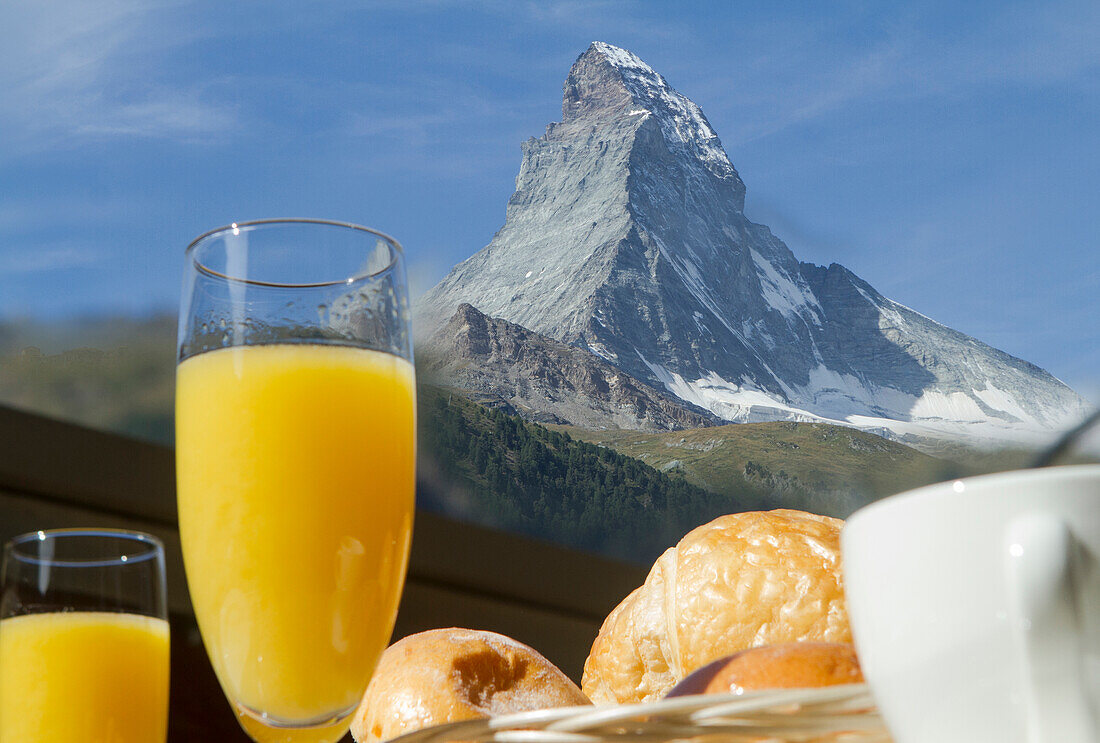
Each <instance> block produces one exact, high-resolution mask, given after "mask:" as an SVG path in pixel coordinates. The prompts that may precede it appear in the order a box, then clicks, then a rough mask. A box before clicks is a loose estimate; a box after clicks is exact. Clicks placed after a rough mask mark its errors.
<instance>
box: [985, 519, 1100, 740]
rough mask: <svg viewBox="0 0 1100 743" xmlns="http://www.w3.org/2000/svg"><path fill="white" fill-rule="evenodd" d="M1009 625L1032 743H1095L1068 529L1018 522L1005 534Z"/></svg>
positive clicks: (1058, 523)
mask: <svg viewBox="0 0 1100 743" xmlns="http://www.w3.org/2000/svg"><path fill="white" fill-rule="evenodd" d="M1006 547H1007V555H1006V560H1007V563H1006V572H1007V579H1008V580H1007V583H1008V606H1009V624H1010V626H1011V631H1012V634H1013V640H1014V642H1015V645H1016V649H1017V657H1018V658H1019V659H1020V661H1019V663H1020V665H1019V666H1018V667H1019V668H1020V670H1021V671H1022V680H1023V686H1022V690H1023V695H1024V699H1023V703H1024V709H1025V715H1026V719H1027V741H1028V743H1094V742H1095V741H1096V740H1097V739H1098V736H1097V730H1096V725H1095V721H1094V720H1093V719H1092V712H1091V711H1090V710H1089V703H1088V699H1087V698H1086V696H1085V686H1084V684H1085V680H1084V674H1083V669H1082V666H1081V663H1082V660H1081V658H1082V655H1081V653H1082V648H1081V644H1082V641H1081V629H1080V622H1079V618H1078V606H1077V604H1078V599H1077V583H1078V580H1079V576H1077V575H1076V573H1077V572H1079V569H1078V560H1077V559H1076V552H1077V551H1078V550H1079V549H1080V545H1079V544H1078V542H1077V541H1076V540H1075V539H1074V537H1073V534H1072V533H1071V532H1070V530H1069V527H1068V525H1067V524H1066V522H1065V521H1064V520H1063V519H1062V518H1061V517H1059V516H1056V515H1054V514H1050V513H1027V514H1023V515H1021V516H1017V517H1016V518H1015V519H1013V520H1012V522H1010V523H1009V525H1008V530H1007V533H1006Z"/></svg>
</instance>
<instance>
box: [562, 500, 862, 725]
mask: <svg viewBox="0 0 1100 743" xmlns="http://www.w3.org/2000/svg"><path fill="white" fill-rule="evenodd" d="M842 525H843V522H842V521H840V520H839V519H834V518H829V517H828V516H819V515H817V514H812V513H806V512H804V511H794V510H786V509H782V510H775V511H754V512H748V513H736V514H730V515H727V516H721V517H719V518H717V519H715V520H714V521H711V522H710V523H708V524H704V525H703V526H700V527H698V528H696V529H694V530H692V531H691V532H689V533H688V534H687V535H686V536H685V537H684V538H683V539H681V540H680V542H679V543H678V544H677V545H676V546H675V547H672V548H670V549H668V550H667V551H665V553H664V554H663V555H661V557H660V558H658V560H657V562H656V563H655V564H654V565H653V568H652V569H651V570H650V572H649V575H648V577H647V578H646V580H645V583H644V584H643V585H642V586H640V587H639V588H637V589H635V590H634V591H633V592H632V593H631V594H630V595H629V596H627V597H626V598H625V599H624V600H623V601H622V603H620V604H619V605H618V606H617V607H616V608H615V609H614V610H613V611H612V612H611V614H609V615H608V617H607V619H606V620H604V623H603V626H602V627H601V628H600V632H599V635H598V636H597V637H596V640H595V642H594V643H593V644H592V650H591V652H590V654H589V656H588V660H587V661H586V663H585V666H584V676H583V678H582V682H581V688H582V689H583V690H584V693H585V694H586V695H587V696H588V697H589V698H590V699H591V700H592V701H593V702H595V703H596V704H605V703H633V702H645V701H652V700H656V699H660V698H661V697H662V696H664V695H665V693H667V692H668V690H669V689H671V688H672V687H673V686H674V685H675V684H676V683H677V682H678V681H680V680H681V679H683V678H684V677H685V676H686V675H687V674H689V673H690V672H691V671H693V670H695V669H697V668H700V667H702V666H704V665H706V664H707V663H710V662H711V661H714V660H717V659H719V658H722V657H724V656H727V655H732V654H733V653H736V652H738V651H741V650H745V649H747V648H751V647H759V646H762V645H776V644H782V643H788V642H797V641H806V640H810V641H822V642H845V643H847V642H851V640H852V638H851V631H850V629H849V627H848V614H847V610H846V608H845V605H844V588H843V581H842V578H841V572H840V528H841V526H842Z"/></svg>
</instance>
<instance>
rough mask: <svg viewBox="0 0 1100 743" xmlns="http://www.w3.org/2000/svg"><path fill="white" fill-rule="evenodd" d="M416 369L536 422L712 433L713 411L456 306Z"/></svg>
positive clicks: (580, 352) (585, 353) (581, 351)
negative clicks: (496, 401) (701, 429)
mask: <svg viewBox="0 0 1100 743" xmlns="http://www.w3.org/2000/svg"><path fill="white" fill-rule="evenodd" d="M429 347H430V349H431V350H430V351H429V352H428V353H427V354H426V355H425V356H426V358H424V357H422V358H421V360H420V363H419V365H418V368H419V370H420V373H421V375H422V377H423V378H424V379H425V380H426V381H428V382H430V383H436V384H441V385H447V386H454V387H459V388H461V389H465V390H469V391H472V392H475V393H478V396H479V397H480V399H481V401H483V402H491V401H492V400H493V398H497V399H499V400H500V401H502V402H504V403H506V404H507V405H508V406H510V407H511V408H512V409H514V410H515V411H516V412H517V413H519V414H520V415H522V416H523V417H525V418H527V419H528V420H532V421H535V422H538V423H568V424H571V425H574V426H581V427H583V428H588V429H593V430H601V429H608V428H631V429H639V430H644V431H669V430H676V429H680V428H699V427H702V426H712V425H716V424H718V423H720V422H721V421H720V420H719V419H718V418H717V417H716V416H715V415H714V414H712V413H711V412H710V411H707V410H703V409H701V408H698V407H696V406H694V405H692V404H690V403H687V402H684V401H683V400H680V399H679V398H677V397H675V396H673V395H670V394H669V393H667V392H664V391H663V390H658V389H654V388H653V387H651V386H649V385H647V384H645V383H643V382H639V381H638V380H636V379H634V378H632V377H631V376H630V375H629V374H626V373H625V372H623V371H622V370H621V369H618V368H616V367H615V366H612V365H611V364H609V363H607V362H606V361H604V360H603V359H601V358H599V357H598V356H596V355H594V354H592V353H590V352H589V351H586V350H584V349H582V348H577V347H575V346H567V345H565V344H564V343H559V342H557V341H554V340H552V339H550V338H547V337H546V336H543V335H539V334H538V333H535V332H533V331H530V330H527V329H526V328H522V327H520V326H519V325H515V324H514V323H510V322H508V321H507V320H500V319H497V318H491V317H486V316H485V315H483V314H482V313H481V312H478V310H477V309H475V308H474V307H473V306H471V305H469V304H462V305H460V306H459V307H458V310H457V311H456V312H455V314H454V316H452V317H451V319H450V321H448V322H447V324H446V325H445V326H443V327H442V328H440V330H439V331H438V332H437V333H436V334H435V336H434V338H433V339H432V341H431V343H430V345H429Z"/></svg>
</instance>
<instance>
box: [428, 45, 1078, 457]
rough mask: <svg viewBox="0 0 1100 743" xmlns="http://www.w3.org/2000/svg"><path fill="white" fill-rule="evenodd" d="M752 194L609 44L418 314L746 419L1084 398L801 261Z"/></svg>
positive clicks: (922, 420)
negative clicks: (506, 333) (486, 237)
mask: <svg viewBox="0 0 1100 743" xmlns="http://www.w3.org/2000/svg"><path fill="white" fill-rule="evenodd" d="M744 197H745V186H744V184H743V183H742V181H741V179H740V177H739V176H738V174H737V171H736V170H735V169H734V167H733V165H732V164H731V163H730V161H729V158H728V157H727V156H726V153H725V151H724V150H723V149H722V145H721V142H720V141H719V140H718V137H717V135H716V134H715V133H714V131H713V129H712V127H711V126H710V124H709V123H708V122H707V119H706V117H705V116H704V115H703V113H702V111H701V110H700V109H699V107H698V106H696V105H695V103H693V102H692V101H691V100H689V99H688V98H687V97H686V96H684V95H682V94H680V93H679V92H677V91H676V90H674V89H673V88H672V87H671V86H670V85H669V84H668V82H667V81H666V80H665V79H664V78H663V77H662V76H661V75H659V74H658V73H657V72H656V71H654V70H653V69H652V68H651V67H649V66H648V65H647V64H645V63H644V62H643V61H642V60H641V59H639V58H638V57H637V56H635V55H634V54H632V53H630V52H628V51H626V50H623V49H620V48H618V47H614V46H612V45H610V44H606V43H603V42H595V43H593V44H592V45H591V46H590V47H589V48H588V49H587V50H586V51H585V52H584V53H583V54H582V55H581V56H580V57H579V58H578V59H577V61H576V62H575V63H574V64H573V67H572V69H571V70H570V71H569V75H568V77H567V78H566V81H565V85H564V90H563V97H562V121H561V123H554V124H550V125H549V126H548V127H547V130H546V134H545V135H544V136H543V137H541V138H538V139H529V140H527V141H526V142H525V143H524V144H523V162H522V164H521V166H520V171H519V174H518V176H517V177H516V191H515V193H514V194H513V195H512V198H511V199H510V200H509V202H508V211H507V216H506V219H505V223H504V226H503V227H502V228H501V229H500V231H499V232H498V233H497V234H496V236H495V237H494V238H493V241H492V242H491V243H490V244H489V245H488V246H486V247H485V248H484V249H482V250H481V251H479V252H478V253H476V254H475V255H473V256H471V257H470V258H468V259H467V260H465V261H463V262H462V263H460V264H459V265H458V266H456V267H455V268H454V269H453V270H452V271H451V273H450V274H449V275H448V276H447V277H446V278H445V279H444V280H443V281H442V282H440V284H439V285H437V286H436V287H435V288H434V289H432V290H431V291H430V292H428V294H427V295H425V297H423V298H422V300H421V302H420V304H419V310H418V321H419V327H420V330H421V331H423V333H424V335H425V337H426V336H427V335H429V334H431V333H432V332H433V331H435V330H437V329H438V328H440V327H441V326H442V324H443V323H445V322H446V321H447V319H448V318H450V317H451V316H452V315H453V314H454V312H455V310H456V308H457V307H458V306H459V305H460V304H462V303H463V302H468V303H470V304H471V305H473V306H475V307H477V308H478V310H480V311H481V312H483V313H484V314H485V315H488V316H489V317H494V318H502V319H504V320H507V321H509V322H511V323H515V324H517V325H520V326H522V327H524V328H527V329H529V330H532V331H535V332H537V333H541V334H543V335H545V336H548V337H550V338H552V339H554V340H557V341H560V342H564V343H566V344H569V345H572V346H575V347H577V348H580V349H586V350H588V351H590V352H592V353H594V354H597V355H598V356H600V357H601V358H602V359H604V360H605V361H607V362H610V363H611V364H614V365H615V366H617V367H619V368H620V369H622V370H623V371H624V372H626V373H627V374H629V375H631V376H632V377H634V378H636V379H638V380H641V381H642V382H644V383H647V384H650V385H653V386H656V387H658V388H664V389H666V390H668V391H670V392H672V393H673V394H675V395H677V396H678V397H680V398H681V399H683V400H685V401H687V402H689V403H691V404H694V405H697V406H700V407H703V408H706V409H708V410H710V411H712V412H713V413H715V414H716V415H718V416H719V417H721V418H723V419H725V420H731V421H750V420H776V419H788V420H817V421H829V422H839V423H844V424H847V425H853V426H858V427H860V428H864V429H869V430H874V431H876V432H879V433H886V434H889V435H892V436H895V437H904V436H909V435H915V436H926V435H929V434H934V435H970V434H979V435H982V436H991V437H996V438H1002V439H1003V438H1021V437H1025V436H1030V435H1032V434H1033V433H1034V432H1040V433H1042V432H1050V431H1052V430H1056V429H1058V428H1059V427H1061V426H1064V425H1066V424H1067V423H1069V422H1072V420H1073V419H1074V418H1075V417H1077V416H1080V415H1081V414H1083V412H1084V411H1085V409H1086V405H1085V403H1084V401H1083V400H1082V399H1081V398H1080V397H1079V396H1078V395H1076V394H1075V393H1074V392H1073V391H1072V390H1070V389H1069V388H1068V387H1066V386H1065V385H1064V384H1062V383H1061V382H1059V381H1058V380H1057V379H1055V378H1054V377H1053V376H1051V375H1050V374H1048V373H1047V372H1045V371H1043V370H1042V369H1039V368H1038V367H1036V366H1034V365H1032V364H1029V363H1027V362H1026V361H1022V360H1020V359H1016V358H1013V357H1012V356H1009V355H1008V354H1006V353H1004V352H1002V351H998V350H997V349H995V348H991V347H990V346H987V345H985V344H983V343H981V342H980V341H978V340H976V339H974V338H971V337H969V336H966V335H964V334H962V333H959V332H957V331H954V330H952V329H950V328H947V327H945V326H943V325H941V324H939V323H936V322H934V321H932V320H930V319H928V318H927V317H924V316H923V315H921V314H919V313H918V312H915V311H913V310H910V309H909V308H907V307H903V306H902V305H900V304H897V303H895V302H893V301H891V300H889V299H887V298H886V297H883V296H882V295H881V294H879V293H878V292H877V291H875V289H874V288H873V287H871V286H870V285H869V284H867V282H865V281H863V280H862V279H860V278H859V277H858V276H856V275H855V274H853V273H852V272H851V271H849V270H848V269H846V268H844V267H843V266H840V265H838V264H832V265H830V266H828V267H822V266H815V265H811V264H808V263H800V262H799V261H798V260H797V259H796V258H795V256H794V254H793V253H792V252H791V251H790V249H789V248H788V247H787V246H786V245H785V244H784V243H783V241H782V240H780V239H779V238H778V237H776V236H775V235H773V234H772V232H771V230H769V229H768V228H767V227H766V226H764V225H760V224H755V223H753V222H751V221H750V220H749V219H747V218H746V216H745V214H744ZM853 218H854V217H853Z"/></svg>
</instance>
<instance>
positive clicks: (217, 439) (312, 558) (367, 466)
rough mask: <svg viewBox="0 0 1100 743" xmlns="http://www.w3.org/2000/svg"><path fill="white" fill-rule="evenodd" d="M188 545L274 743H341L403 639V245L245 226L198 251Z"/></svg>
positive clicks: (183, 418) (192, 580) (185, 317)
mask: <svg viewBox="0 0 1100 743" xmlns="http://www.w3.org/2000/svg"><path fill="white" fill-rule="evenodd" d="M187 259H188V260H187V269H186V275H185V281H184V290H183V298H182V309H181V314H180V331H179V366H178V367H177V373H176V465H177V487H178V505H179V525H180V537H181V539H182V544H183V556H184V565H185V568H186V572H187V582H188V587H189V589H190V592H191V602H192V605H193V606H194V609H195V616H196V618H197V619H198V624H199V629H200V631H201V633H202V637H203V641H204V643H205V645H206V649H207V652H208V654H209V656H210V659H211V662H212V664H213V666H214V670H215V672H216V673H217V676H218V680H219V681H220V682H221V686H222V689H223V690H224V692H225V695H226V697H227V698H228V699H229V702H230V704H231V705H232V706H233V708H234V711H235V712H236V714H237V716H238V719H239V720H240V721H241V725H242V727H243V728H244V729H245V731H246V732H247V733H248V735H249V736H250V737H252V738H253V739H254V740H257V741H311V742H312V741H326V740H330V741H335V740H338V739H339V738H341V737H342V736H343V735H344V733H345V732H346V731H347V728H348V724H349V722H350V716H351V714H352V712H354V710H355V708H356V706H357V705H358V703H359V700H360V699H361V697H362V695H363V692H364V691H365V689H366V686H367V682H368V681H369V679H370V676H371V673H372V672H373V670H374V666H375V664H376V662H377V660H378V657H379V655H380V654H381V652H382V650H383V649H384V648H385V646H386V644H387V642H388V640H389V637H390V633H391V632H392V630H393V624H394V619H395V617H396V614H397V604H398V600H399V599H400V596H401V588H402V585H403V582H404V578H405V570H406V566H407V563H408V554H409V543H410V539H411V534H412V521H413V500H414V498H413V493H414V484H415V459H416V452H415V450H416V439H415V416H416V412H415V411H416V404H415V395H416V392H415V380H414V375H413V364H412V341H411V335H410V332H411V331H410V326H409V301H408V290H407V286H406V281H405V267H404V259H403V256H402V251H401V247H400V246H399V245H398V244H397V242H395V241H394V240H393V239H392V238H389V237H387V236H385V235H383V234H381V233H378V232H374V231H372V230H369V229H367V228H364V227H359V226H357V225H352V224H346V223H335V222H324V221H318V220H265V221H260V222H242V223H237V224H233V225H230V226H228V227H224V228H221V229H219V230H214V231H212V232H210V233H207V234H205V235H203V236H201V237H199V238H198V239H197V240H196V241H195V242H194V243H192V244H191V246H190V247H189V248H188V249H187Z"/></svg>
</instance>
